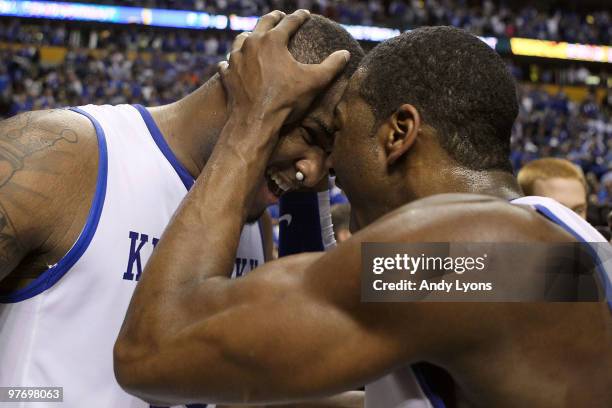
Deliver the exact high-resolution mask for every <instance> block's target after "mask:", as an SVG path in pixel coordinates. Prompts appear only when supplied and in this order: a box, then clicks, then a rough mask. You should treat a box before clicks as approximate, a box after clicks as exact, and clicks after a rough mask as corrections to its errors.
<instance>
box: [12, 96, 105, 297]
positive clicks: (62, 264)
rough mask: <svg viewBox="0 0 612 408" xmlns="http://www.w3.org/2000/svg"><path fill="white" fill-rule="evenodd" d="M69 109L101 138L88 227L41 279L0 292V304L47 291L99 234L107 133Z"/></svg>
mask: <svg viewBox="0 0 612 408" xmlns="http://www.w3.org/2000/svg"><path fill="white" fill-rule="evenodd" d="M70 110H72V111H74V112H77V113H80V114H81V115H84V116H86V117H87V118H89V120H90V121H91V122H92V123H93V125H94V128H95V129H96V136H97V138H98V177H97V181H96V192H95V194H94V197H93V201H92V204H91V208H90V209H89V214H88V216H87V221H86V222H85V226H84V227H83V230H82V231H81V234H80V235H79V237H78V238H77V241H76V242H75V243H74V245H73V246H72V248H70V250H69V251H68V253H67V254H66V255H65V256H64V257H63V258H62V259H60V260H59V262H58V263H56V264H55V265H53V266H52V267H50V268H49V269H47V270H46V271H44V272H43V273H42V274H40V276H39V277H38V278H36V279H35V280H33V281H32V282H31V283H30V284H29V285H28V286H26V287H24V288H21V289H18V290H16V291H15V292H13V293H10V294H7V295H0V303H17V302H22V301H24V300H27V299H30V298H32V297H34V296H36V295H39V294H41V293H42V292H44V291H45V290H47V289H49V288H50V287H52V286H53V285H55V284H56V283H57V282H58V281H59V280H60V279H61V278H62V277H63V276H64V275H65V274H66V273H67V272H68V271H69V270H70V268H72V267H73V266H74V264H75V263H76V262H77V261H78V260H79V259H80V258H81V256H83V254H84V253H85V250H86V249H87V247H88V246H89V244H90V242H91V239H92V238H93V236H94V234H95V233H96V229H97V228H98V222H99V221H100V215H101V214H102V208H103V207H104V198H105V196H106V179H107V175H108V152H107V149H106V136H105V135H104V130H103V129H102V127H101V126H100V123H99V122H98V121H97V120H96V119H95V118H94V117H93V116H91V115H90V114H89V113H87V112H85V111H83V110H81V109H79V108H70Z"/></svg>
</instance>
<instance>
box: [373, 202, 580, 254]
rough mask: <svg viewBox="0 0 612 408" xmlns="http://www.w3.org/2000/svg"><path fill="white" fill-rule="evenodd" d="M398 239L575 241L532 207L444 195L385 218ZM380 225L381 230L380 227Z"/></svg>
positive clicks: (399, 210) (395, 212)
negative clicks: (395, 230)
mask: <svg viewBox="0 0 612 408" xmlns="http://www.w3.org/2000/svg"><path fill="white" fill-rule="evenodd" d="M376 224H377V225H376V228H385V226H387V227H388V226H389V225H394V226H395V228H394V229H397V230H398V233H399V234H398V236H395V238H396V239H397V240H398V241H402V239H401V238H402V237H408V238H409V240H410V241H414V240H415V239H416V240H418V239H419V238H420V239H423V242H428V241H429V242H431V241H432V240H440V241H449V240H452V241H472V242H498V241H499V242H511V241H519V242H530V241H536V242H573V241H574V238H573V237H572V236H571V235H570V234H568V233H567V232H565V231H564V230H563V229H562V228H560V227H559V226H557V225H556V224H554V223H552V222H550V221H549V220H547V219H546V218H545V217H543V216H541V215H540V214H538V213H537V212H536V211H535V210H533V209H532V208H530V207H528V206H522V205H514V204H511V203H509V202H507V201H504V200H501V199H498V198H495V197H492V196H485V195H478V194H440V195H435V196H431V197H427V198H424V199H421V200H417V201H414V202H412V203H410V204H407V205H405V206H403V207H400V208H398V209H397V210H395V211H393V212H391V213H389V214H387V215H386V216H384V217H382V218H381V219H380V220H379V221H378V222H377V223H376ZM378 224H380V226H379V225H378Z"/></svg>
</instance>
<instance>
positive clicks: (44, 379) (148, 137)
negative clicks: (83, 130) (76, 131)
mask: <svg viewBox="0 0 612 408" xmlns="http://www.w3.org/2000/svg"><path fill="white" fill-rule="evenodd" d="M73 110H74V111H75V112H78V113H80V114H82V115H84V116H86V117H87V118H88V119H89V120H90V121H91V122H92V123H93V125H94V127H95V131H96V136H97V140H98V157H99V161H98V173H97V181H96V187H95V193H94V197H93V201H92V204H91V208H90V211H89V215H88V217H87V220H86V222H85V225H84V226H83V228H82V230H81V233H80V235H79V236H78V239H77V240H76V242H74V244H73V245H72V246H71V248H70V250H69V251H68V252H67V253H66V254H65V256H64V257H63V258H62V259H61V260H60V261H59V262H57V263H56V264H55V265H51V266H49V267H48V269H47V270H45V271H44V272H43V273H42V274H40V276H38V277H37V278H36V279H34V280H33V281H32V282H30V283H29V284H28V285H27V286H25V287H22V288H19V289H17V290H15V291H13V292H12V293H9V294H4V295H2V296H0V361H2V365H1V366H0V384H2V385H5V386H8V385H10V386H61V387H63V388H64V401H65V404H64V406H71V407H77V406H79V407H80V406H89V407H110V406H113V407H129V406H148V405H147V404H145V403H144V402H142V401H140V400H137V399H136V398H134V397H132V396H130V395H128V394H127V393H125V392H123V390H121V389H120V387H119V385H118V384H117V383H116V381H115V378H114V374H113V366H112V364H113V355H112V350H113V344H114V341H115V339H116V337H117V334H118V332H119V329H120V326H121V323H122V322H123V317H124V315H125V311H126V309H127V306H128V304H129V301H130V299H131V296H132V293H133V291H134V289H135V287H136V284H137V282H138V280H139V279H140V276H141V273H142V270H143V269H144V265H145V263H146V261H147V259H148V258H149V256H150V254H151V252H152V251H153V249H154V247H155V245H156V244H157V242H158V240H159V238H160V237H161V235H162V232H163V230H164V228H165V226H166V224H167V223H168V221H169V220H170V218H171V216H172V214H173V213H174V211H175V209H176V208H177V207H178V205H179V203H180V201H181V200H182V199H183V197H184V196H185V194H186V193H187V191H188V189H189V188H190V187H191V184H193V182H194V180H193V178H192V177H191V176H190V175H189V173H188V172H187V171H186V170H185V169H184V167H183V166H182V165H181V164H180V162H179V161H178V160H177V159H176V157H175V156H174V154H173V153H172V151H171V150H170V148H169V147H168V145H167V144H166V142H165V140H164V138H163V136H162V134H161V132H160V131H159V129H158V128H157V126H156V124H155V122H154V121H153V119H152V117H151V116H150V114H149V113H148V111H147V110H146V109H145V108H144V107H141V106H130V105H120V106H92V105H88V106H84V107H81V108H75V109H73ZM262 248H263V245H262V241H261V235H260V231H259V226H258V224H253V225H250V226H246V227H245V228H244V230H243V232H242V236H241V242H240V247H239V251H238V254H237V262H236V265H237V267H236V268H235V270H234V274H235V275H236V274H238V275H242V274H244V273H246V272H248V271H249V270H251V269H253V268H255V267H256V266H257V265H259V264H261V263H263V261H264V259H263V249H262Z"/></svg>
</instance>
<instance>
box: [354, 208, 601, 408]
mask: <svg viewBox="0 0 612 408" xmlns="http://www.w3.org/2000/svg"><path fill="white" fill-rule="evenodd" d="M511 203H512V204H518V205H528V206H530V207H532V208H533V209H534V210H536V211H537V212H538V213H540V214H542V215H543V216H544V217H546V218H548V219H549V220H550V221H552V222H554V223H555V224H557V225H559V226H560V227H562V228H563V229H565V230H566V231H567V232H569V233H570V234H572V235H573V236H574V237H575V238H576V239H577V240H578V241H581V242H586V243H606V242H607V241H606V239H605V238H604V237H603V236H602V235H601V234H600V233H599V232H597V230H596V229H595V228H593V227H592V226H591V225H590V224H589V223H587V222H586V221H585V220H584V219H582V218H581V217H580V216H579V215H578V214H576V213H575V212H573V211H572V210H570V209H569V208H566V207H564V206H563V205H561V204H559V203H558V202H557V201H555V200H553V199H551V198H545V197H535V196H531V197H521V198H518V199H516V200H513V201H511ZM592 248H593V249H594V250H595V251H596V252H594V254H595V255H597V254H599V253H600V252H601V250H602V249H603V250H606V251H607V249H606V248H607V246H596V245H593V246H592ZM610 259H612V258H610V255H609V252H608V253H607V255H604V256H601V257H600V260H602V261H603V262H601V263H600V266H601V268H599V271H598V272H599V273H600V274H601V278H602V282H603V283H604V285H605V293H606V299H607V300H608V305H609V306H610V310H611V311H612V301H611V299H612V283H611V282H612V268H611V266H610V262H609V260H610ZM606 261H607V262H606ZM365 390H366V402H365V408H445V406H446V405H445V404H444V402H443V401H442V399H441V398H440V397H439V396H438V395H437V394H436V392H435V384H429V383H427V381H426V378H425V377H424V376H423V374H422V373H421V372H420V371H419V370H418V369H416V368H414V369H413V367H412V366H406V367H404V368H402V369H400V370H397V371H394V372H393V373H391V374H389V375H386V376H384V377H382V378H380V379H378V380H377V381H375V382H373V383H371V384H368V385H366V387H365Z"/></svg>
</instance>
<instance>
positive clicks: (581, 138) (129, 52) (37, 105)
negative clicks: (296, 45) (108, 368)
mask: <svg viewBox="0 0 612 408" xmlns="http://www.w3.org/2000/svg"><path fill="white" fill-rule="evenodd" d="M121 3H123V4H125V3H130V4H136V3H138V5H142V4H145V5H147V6H150V7H153V6H155V7H160V6H165V7H169V8H186V7H188V8H196V9H201V10H206V11H215V12H218V10H211V9H210V7H221V6H223V7H225V8H223V7H222V9H223V10H225V11H227V12H233V9H232V7H235V4H234V3H233V2H232V1H229V0H228V1H226V2H221V1H217V2H205V1H200V2H198V1H180V0H177V1H170V0H164V1H148V2H143V1H128V2H121ZM239 3H240V4H242V6H244V7H242V6H240V10H243V11H244V10H245V7H246V5H248V4H247V3H249V4H251V3H252V4H255V5H256V6H257V7H258V8H255V9H253V12H252V13H251V12H243V13H241V14H247V15H249V14H259V13H260V12H263V11H265V9H261V7H271V8H284V9H288V10H290V9H291V8H294V7H298V6H299V7H310V8H311V9H315V10H316V7H312V6H310V4H312V3H313V2H311V1H301V2H277V3H275V2H264V1H261V2H257V1H252V0H245V1H242V2H239ZM289 3H290V4H289ZM377 3H378V2H375V1H371V2H369V3H365V2H319V3H318V4H319V5H320V6H321V7H323V9H324V10H325V11H324V12H323V14H327V15H330V16H332V17H335V18H336V19H338V20H340V21H342V22H347V23H357V21H353V20H351V21H347V20H345V19H347V18H349V19H350V18H352V17H347V16H346V15H344V14H343V13H341V12H339V11H338V10H342V9H343V7H346V8H351V7H357V8H358V7H363V6H364V5H365V6H367V7H366V9H368V10H373V9H376V7H375V4H377ZM270 4H272V5H270ZM381 4H382V3H381ZM385 4H386V6H385V7H387V8H393V7H396V8H401V7H404V6H401V5H400V4H399V3H398V2H385ZM420 4H421V6H420V8H419V10H426V11H425V14H419V16H420V17H418V19H416V20H414V18H416V17H414V16H412V17H410V18H411V19H412V20H410V21H413V22H414V24H416V25H419V24H438V23H449V22H450V23H453V24H455V25H464V23H466V22H467V21H471V22H470V23H469V24H470V29H471V30H472V31H474V32H477V33H478V34H485V35H486V34H491V33H489V32H485V31H480V30H485V29H484V28H483V26H482V25H481V23H482V21H484V20H482V19H481V20H478V21H480V22H479V23H474V21H472V20H471V19H470V18H469V17H466V16H468V15H469V13H467V12H466V10H469V9H467V8H466V9H463V8H462V7H463V6H462V5H461V4H462V3H458V4H459V6H458V7H455V8H452V11H449V10H447V9H446V8H444V7H443V8H442V9H440V10H441V11H439V12H434V10H433V9H432V7H433V6H432V5H434V4H435V3H434V2H433V1H428V0H427V1H424V2H422V3H420ZM444 4H446V5H448V3H446V2H444ZM330 7H332V8H334V7H335V8H336V9H335V10H336V11H334V12H333V13H332V12H330V11H329V10H330ZM415 7H416V6H413V7H411V8H410V7H408V8H410V9H411V10H412V11H411V12H410V13H413V12H414V11H415V10H416V8H418V7H416V8H415ZM247 8H248V7H247ZM385 10H387V9H386V8H385ZM394 10H395V9H394ZM403 10H404V11H402V13H395V12H393V14H394V15H395V17H397V16H400V15H401V16H405V14H406V13H408V12H407V11H406V10H407V9H403ZM427 10H428V11H427ZM462 10H463V11H462ZM487 10H489V11H487ZM491 10H498V9H496V8H495V7H493V6H492V5H491V4H489V6H486V5H485V7H483V9H482V10H481V14H482V15H485V14H487V13H492V12H493V11H491ZM499 10H503V9H499ZM499 10H498V11H499ZM382 13H383V14H386V13H387V11H383V12H382ZM410 13H408V14H410ZM453 13H454V14H462V15H463V16H464V17H465V18H463V19H461V21H459V20H457V21H455V20H452V19H451V20H450V21H446V20H440V19H441V18H442V19H444V18H451V17H450V16H451V14H453ZM604 14H605V13H604ZM372 15H373V16H376V15H377V14H376V13H374V14H372ZM432 15H434V16H436V17H432ZM423 16H425V17H423ZM515 17H516V16H515ZM368 18H370V17H368ZM377 18H378V17H377ZM402 18H404V17H402ZM422 18H425V20H422ZM513 18H514V17H513ZM516 18H518V17H516ZM538 18H539V17H538ZM606 18H607V17H606ZM432 19H433V20H432ZM486 20H487V21H489V22H488V23H487V24H489V23H491V22H492V21H495V18H491V19H486ZM504 21H506V23H508V24H509V23H510V21H511V19H505V20H504ZM365 23H368V24H370V23H372V24H378V22H377V21H374V20H371V21H365ZM411 24H412V23H411ZM521 24H522V25H521V27H523V28H525V27H529V24H525V23H521ZM548 26H549V25H547V27H548ZM605 26H606V29H608V30H609V27H610V23H609V21H608V22H607V23H606V24H605ZM478 27H480V28H478ZM566 31H567V30H566ZM579 31H580V32H582V33H584V32H588V30H582V29H580V30H579ZM558 33H559V32H558V31H557V34H558ZM506 34H508V33H506ZM233 35H234V34H232V33H231V32H226V31H213V30H204V31H197V30H170V29H154V28H150V27H142V26H119V25H117V26H113V25H111V26H108V25H105V26H102V25H96V24H74V23H68V24H66V23H64V22H50V21H46V22H40V21H35V22H30V21H28V20H19V19H0V61H2V63H1V64H0V119H2V118H4V117H9V116H12V115H15V114H17V113H19V112H23V111H28V110H33V109H35V110H36V109H47V108H54V107H62V106H76V105H83V104H88V103H94V104H105V103H109V104H122V103H141V104H144V105H149V106H155V105H161V104H165V103H169V102H173V101H175V100H177V99H179V98H181V97H183V96H184V95H186V94H188V93H190V92H192V91H193V90H195V89H196V88H197V87H198V86H199V85H200V84H202V83H203V82H204V81H205V80H206V79H207V78H209V77H210V76H211V75H212V74H213V73H214V72H215V69H216V64H217V62H219V61H220V60H222V59H225V56H226V54H227V52H228V50H229V48H230V45H231V41H232V39H233ZM513 35H514V34H513ZM517 35H518V34H517ZM606 35H607V34H606ZM551 38H553V37H551ZM602 38H604V37H602ZM606 38H609V37H606ZM576 41H582V42H593V41H590V40H588V41H587V40H576ZM1 44H4V46H2V45H1ZM41 45H51V46H59V47H61V48H58V50H60V52H65V53H66V54H65V55H63V54H62V56H61V58H60V60H61V61H62V62H61V63H60V64H59V65H47V64H45V63H43V59H42V58H41V54H40V53H41V47H40V46H41ZM369 46H371V44H370V45H369ZM507 62H508V65H509V69H510V70H511V72H512V73H513V74H514V76H515V77H516V78H517V80H518V81H519V83H521V85H520V87H519V92H520V113H519V117H518V120H517V122H516V124H515V127H514V130H513V136H512V157H511V159H512V162H513V165H514V168H515V169H517V170H518V169H519V168H520V167H521V166H523V165H524V164H525V163H527V162H530V161H532V160H534V159H537V158H540V157H549V156H554V157H564V158H568V159H570V160H571V161H573V162H574V163H576V164H578V165H579V166H580V167H581V168H582V169H583V170H584V172H585V174H586V178H587V182H588V184H589V202H590V203H592V204H595V203H599V204H604V205H606V206H609V205H610V204H611V203H612V167H611V166H612V121H611V116H612V108H611V106H612V99H611V98H612V96H611V94H610V91H609V90H610V87H609V83H610V78H609V73H608V67H607V66H605V67H604V66H603V65H598V66H594V65H591V66H588V67H587V66H583V65H580V64H578V63H575V64H573V65H570V64H564V65H550V64H547V65H545V66H539V65H533V64H532V65H524V64H523V65H521V64H520V63H519V62H517V61H510V60H508V61H507ZM595 67H599V68H595ZM594 69H595V70H596V72H593V70H594ZM593 79H596V82H597V83H599V85H600V86H601V87H605V85H606V84H608V88H607V89H608V91H607V92H608V93H607V94H606V95H605V96H604V98H603V100H597V98H596V95H595V93H594V92H590V93H589V94H588V95H587V96H586V97H585V98H584V99H583V100H581V101H578V102H576V100H575V98H574V101H572V100H570V98H568V96H567V95H566V94H565V92H564V91H563V87H561V88H560V90H559V91H558V92H557V93H556V94H550V93H549V92H550V90H548V92H547V91H545V89H544V86H543V85H542V84H546V83H554V84H561V85H573V84H577V85H582V86H584V85H585V84H588V83H590V82H589V81H592V80H593ZM591 83H592V82H591ZM333 199H334V203H343V202H345V201H346V199H345V198H344V197H343V195H342V194H341V192H340V191H339V190H338V189H334V198H333ZM593 208H598V206H593ZM338 213H339V214H344V215H343V217H344V218H346V214H345V213H346V211H339V212H338ZM342 224H343V225H344V224H345V223H344V222H343V223H342Z"/></svg>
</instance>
